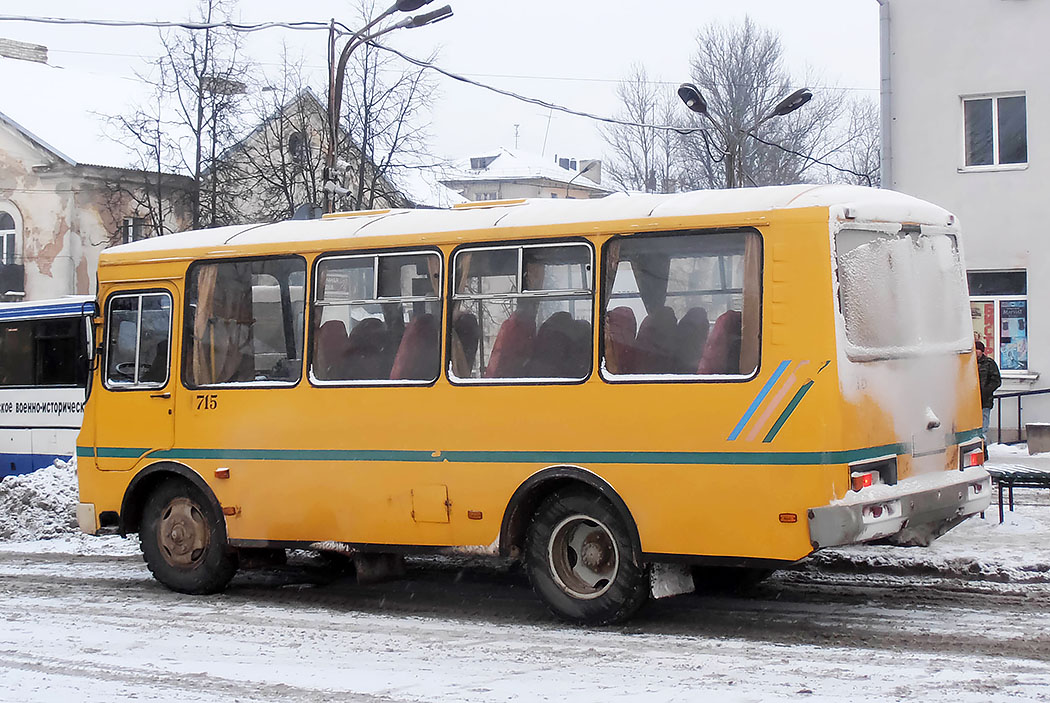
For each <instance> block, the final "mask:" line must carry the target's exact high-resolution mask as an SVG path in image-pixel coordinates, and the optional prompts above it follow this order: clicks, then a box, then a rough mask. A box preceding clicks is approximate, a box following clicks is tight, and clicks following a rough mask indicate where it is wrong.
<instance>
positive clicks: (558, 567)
mask: <svg viewBox="0 0 1050 703" xmlns="http://www.w3.org/2000/svg"><path fill="white" fill-rule="evenodd" d="M525 567H526V569H527V570H528V573H529V580H530V581H531V582H532V587H533V589H534V590H535V591H536V593H537V594H538V595H539V596H540V598H542V599H543V600H544V601H545V602H546V603H547V606H548V607H549V608H550V609H551V610H552V611H553V612H554V614H555V615H558V616H559V617H561V618H563V619H565V620H568V621H570V622H574V623H579V624H587V625H606V624H610V623H617V622H622V621H624V620H626V619H627V618H629V617H631V616H632V615H634V614H635V613H636V612H637V611H638V609H639V608H641V607H642V605H644V604H645V602H646V600H648V598H649V578H648V573H647V571H646V570H645V568H644V567H643V566H642V565H640V564H638V563H637V562H636V560H635V554H634V549H633V547H632V545H631V542H630V539H629V537H628V530H627V526H626V525H625V524H624V520H623V518H621V517H620V515H619V514H618V513H617V512H616V510H615V509H614V508H613V507H612V505H611V504H610V503H609V502H608V501H607V500H605V499H603V498H600V497H597V496H594V495H592V494H588V493H585V492H582V491H570V492H559V493H555V494H554V495H552V496H551V497H549V498H547V499H546V500H545V501H544V502H543V503H542V504H541V505H540V507H539V508H538V509H537V511H536V514H535V516H534V517H533V520H532V524H531V525H530V526H529V531H528V534H527V536H526V541H525Z"/></svg>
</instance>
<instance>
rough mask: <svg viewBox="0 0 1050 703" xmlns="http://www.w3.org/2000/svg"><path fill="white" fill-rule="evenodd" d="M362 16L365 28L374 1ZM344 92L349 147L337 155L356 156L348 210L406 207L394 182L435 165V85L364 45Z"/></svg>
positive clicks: (364, 3)
mask: <svg viewBox="0 0 1050 703" xmlns="http://www.w3.org/2000/svg"><path fill="white" fill-rule="evenodd" d="M358 11H359V12H360V15H361V17H360V19H361V22H362V24H365V23H367V22H368V21H369V20H370V19H371V18H372V17H373V16H374V14H375V11H376V8H375V2H374V0H360V2H359V4H358ZM430 58H431V60H432V59H433V58H434V57H430ZM343 90H344V95H343V105H344V110H343V113H344V114H343V115H342V116H341V117H342V120H341V124H342V128H343V134H344V136H345V139H346V141H345V142H344V143H341V144H339V145H337V146H338V147H339V148H338V149H337V151H340V152H343V153H350V154H352V156H353V158H352V159H347V161H348V163H350V164H351V165H352V167H353V173H352V174H351V177H350V178H349V179H348V183H347V185H348V187H349V188H350V190H351V193H350V195H349V196H347V200H348V201H349V202H348V203H346V204H347V205H349V206H350V207H354V208H357V209H369V208H373V207H377V206H378V205H398V204H405V202H406V201H405V199H404V196H402V194H401V193H400V192H399V191H398V189H397V188H396V187H395V185H394V184H395V182H396V181H397V180H398V177H399V176H401V175H403V174H404V172H405V171H406V170H408V169H410V168H413V167H414V166H416V165H418V164H419V163H421V162H425V161H429V160H431V159H430V156H429V149H428V142H429V136H430V135H429V133H428V132H427V129H426V122H425V120H424V115H425V113H426V111H427V110H428V109H429V108H430V105H431V104H432V101H433V99H434V94H435V85H434V82H433V80H432V79H431V78H430V77H429V76H428V75H427V74H426V72H425V71H424V70H423V69H420V68H405V67H404V66H402V65H399V63H398V59H397V58H396V57H395V56H393V55H392V54H390V53H388V52H384V51H383V50H382V49H381V48H379V47H376V46H374V45H372V44H366V45H364V46H362V47H360V48H358V49H357V50H355V51H354V53H353V54H352V55H351V57H350V61H349V63H348V64H347V75H346V79H345V81H344V84H343Z"/></svg>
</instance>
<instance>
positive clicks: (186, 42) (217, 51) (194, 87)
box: [161, 0, 248, 228]
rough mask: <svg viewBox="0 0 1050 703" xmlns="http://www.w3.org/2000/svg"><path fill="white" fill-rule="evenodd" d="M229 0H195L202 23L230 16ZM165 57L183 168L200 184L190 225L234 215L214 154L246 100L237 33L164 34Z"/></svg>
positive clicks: (229, 137) (232, 132) (229, 139)
mask: <svg viewBox="0 0 1050 703" xmlns="http://www.w3.org/2000/svg"><path fill="white" fill-rule="evenodd" d="M233 8H234V2H233V0H199V5H198V7H197V14H198V17H197V19H198V20H199V21H201V22H202V23H212V22H215V21H219V20H229V19H230V18H231V13H232V11H233ZM161 43H162V45H163V47H164V50H165V51H164V59H165V61H166V62H167V69H168V71H169V72H170V74H171V76H172V79H173V80H172V90H171V98H172V106H173V108H174V111H175V114H176V118H175V119H176V121H177V122H178V124H179V126H180V127H181V128H182V129H181V130H180V131H182V133H183V134H184V135H185V136H184V138H183V144H182V149H181V150H180V154H181V155H182V164H181V166H182V170H184V171H185V172H187V173H189V175H190V176H191V177H192V178H193V180H194V181H195V182H196V183H197V184H198V188H199V190H198V198H197V203H196V207H195V208H194V221H193V226H194V228H196V227H199V226H209V227H212V226H215V225H218V224H226V223H228V222H230V221H232V220H235V219H238V218H237V217H236V214H235V213H233V212H231V211H230V207H229V198H228V194H227V193H226V191H225V188H224V184H225V183H226V182H228V180H229V179H227V178H225V177H224V176H225V174H223V173H222V169H223V163H222V161H221V160H220V159H219V158H218V157H219V155H220V154H221V153H222V152H223V151H224V149H225V148H226V147H227V146H228V145H230V144H232V143H233V142H234V141H235V136H236V133H237V131H238V128H239V127H238V123H237V118H238V116H239V114H240V111H241V106H242V104H243V102H244V94H245V88H246V83H245V81H246V76H247V74H248V66H247V63H246V61H245V60H244V59H243V58H242V57H241V55H240V37H239V35H237V34H236V33H235V32H230V31H225V30H221V29H203V30H185V31H179V32H172V33H167V34H163V35H162V36H161Z"/></svg>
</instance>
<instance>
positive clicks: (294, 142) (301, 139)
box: [288, 132, 306, 161]
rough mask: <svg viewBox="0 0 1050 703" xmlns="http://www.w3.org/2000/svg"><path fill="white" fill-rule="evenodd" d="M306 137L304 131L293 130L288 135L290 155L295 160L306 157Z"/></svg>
mask: <svg viewBox="0 0 1050 703" xmlns="http://www.w3.org/2000/svg"><path fill="white" fill-rule="evenodd" d="M305 146H306V137H305V136H304V135H303V133H302V132H292V134H291V136H289V137H288V155H289V156H290V157H292V159H293V160H295V161H300V160H302V159H303V158H305V157H306V149H305Z"/></svg>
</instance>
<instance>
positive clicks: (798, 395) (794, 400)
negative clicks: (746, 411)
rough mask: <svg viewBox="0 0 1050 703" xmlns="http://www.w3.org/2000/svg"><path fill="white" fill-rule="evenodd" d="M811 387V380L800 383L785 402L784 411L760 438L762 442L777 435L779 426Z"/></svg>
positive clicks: (770, 439) (769, 440)
mask: <svg viewBox="0 0 1050 703" xmlns="http://www.w3.org/2000/svg"><path fill="white" fill-rule="evenodd" d="M812 387H813V381H806V382H805V383H804V384H802V387H801V388H799V389H798V392H797V393H795V397H794V398H792V399H791V402H790V403H788V404H787V407H786V408H784V412H782V413H780V417H778V418H777V421H776V422H774V423H773V426H772V427H770V428H769V434H767V435H766V438H765V439H763V440H762V442H763V444H765V443H767V442H772V441H773V438H774V437H776V436H777V433H778V432H780V428H781V427H783V426H784V423H785V422H787V421H788V418H789V417H791V413H793V412H795V408H797V407H798V404H799V403H801V402H802V398H803V397H805V395H806V393H808V392H809V389H810V388H812Z"/></svg>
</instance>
